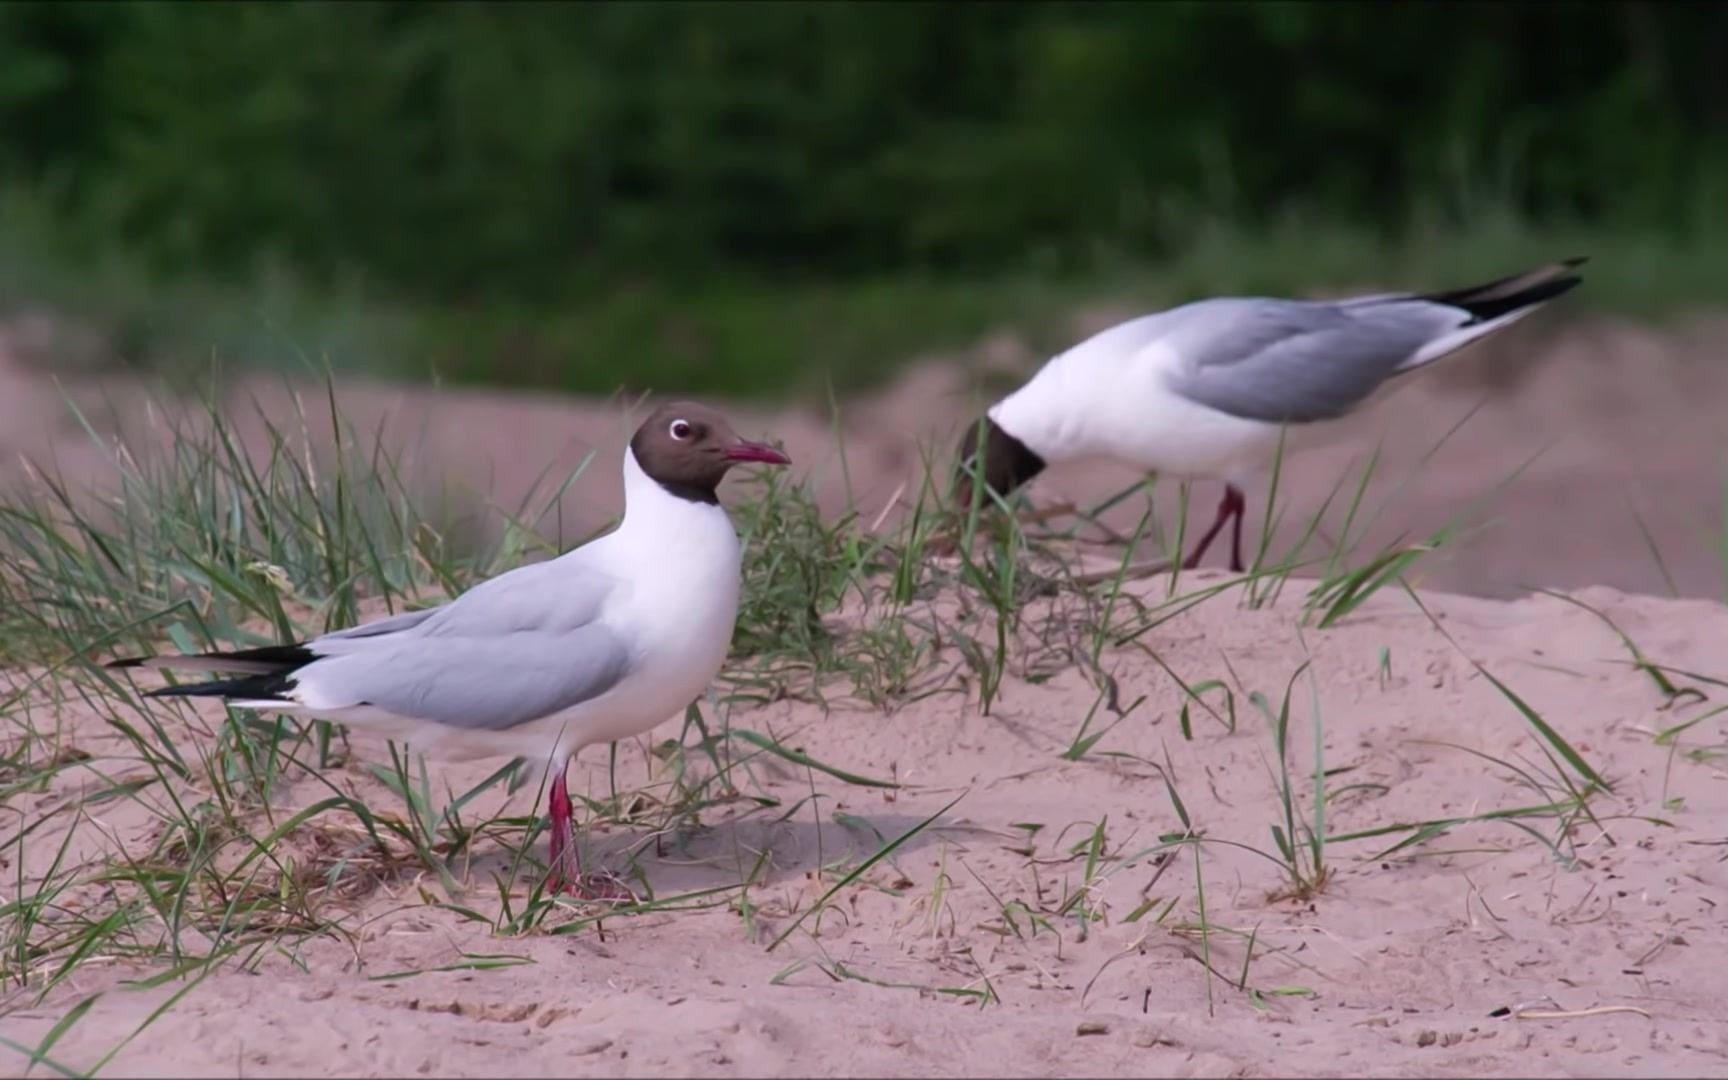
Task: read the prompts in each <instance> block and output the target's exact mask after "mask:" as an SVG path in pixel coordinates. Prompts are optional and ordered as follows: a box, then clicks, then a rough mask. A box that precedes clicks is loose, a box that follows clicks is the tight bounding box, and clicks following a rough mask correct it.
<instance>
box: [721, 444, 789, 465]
mask: <svg viewBox="0 0 1728 1080" xmlns="http://www.w3.org/2000/svg"><path fill="white" fill-rule="evenodd" d="M721 454H722V455H723V456H724V457H725V458H726V460H727V461H758V462H761V463H762V464H764V465H790V464H792V459H791V458H789V457H787V456H786V455H785V454H782V453H781V452H780V451H778V450H776V449H774V448H773V447H772V446H764V445H762V444H761V443H753V442H745V441H744V440H742V439H740V440H738V441H737V442H735V443H733V444H732V445H731V446H728V447H727V448H726V449H725V450H723V451H721Z"/></svg>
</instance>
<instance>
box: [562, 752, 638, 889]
mask: <svg viewBox="0 0 1728 1080" xmlns="http://www.w3.org/2000/svg"><path fill="white" fill-rule="evenodd" d="M546 814H547V817H548V818H549V819H550V825H551V827H550V832H551V834H552V835H551V850H550V851H549V852H548V853H547V855H548V860H547V868H546V892H547V893H548V894H549V895H554V896H555V895H557V894H559V893H567V894H568V895H570V896H575V897H578V898H580V899H583V900H635V899H636V894H635V893H633V892H631V891H630V888H629V886H627V885H625V884H624V883H623V882H622V881H620V880H619V879H618V878H617V877H615V876H613V875H611V874H606V873H600V874H584V873H583V872H582V853H581V850H580V848H579V846H578V845H577V843H576V835H575V814H574V813H573V812H572V807H571V805H570V789H569V788H568V787H566V786H565V782H564V770H563V769H562V768H560V769H559V770H558V775H557V777H556V778H555V779H554V780H553V781H552V791H551V793H550V794H548V795H547V796H546Z"/></svg>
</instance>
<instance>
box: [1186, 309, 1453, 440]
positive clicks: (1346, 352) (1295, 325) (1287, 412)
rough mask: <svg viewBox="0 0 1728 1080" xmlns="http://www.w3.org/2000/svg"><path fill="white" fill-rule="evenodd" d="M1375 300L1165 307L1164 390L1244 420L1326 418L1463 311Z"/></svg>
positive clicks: (1363, 394) (1346, 407)
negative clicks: (1173, 357) (1167, 385)
mask: <svg viewBox="0 0 1728 1080" xmlns="http://www.w3.org/2000/svg"><path fill="white" fill-rule="evenodd" d="M1375 299H1376V300H1377V301H1379V302H1377V303H1373V304H1366V305H1364V304H1359V303H1351V302H1346V303H1342V304H1332V303H1311V302H1305V301H1300V300H1259V299H1224V300H1208V301H1202V302H1200V303H1196V304H1190V305H1188V306H1187V307H1185V308H1180V309H1177V310H1176V311H1174V312H1170V313H1169V314H1168V315H1166V316H1164V318H1165V319H1167V320H1169V321H1168V323H1167V325H1166V326H1165V327H1163V328H1161V333H1160V335H1159V337H1160V339H1161V340H1162V342H1163V343H1164V344H1166V345H1168V346H1169V347H1171V348H1172V349H1174V350H1175V352H1176V354H1177V356H1178V357H1179V358H1180V363H1179V364H1178V367H1177V371H1176V373H1175V374H1174V375H1173V377H1172V378H1171V388H1172V389H1174V390H1175V391H1176V392H1177V393H1179V394H1181V395H1182V396H1183V397H1186V398H1188V399H1190V400H1192V401H1197V402H1199V403H1200V404H1202V405H1206V406H1209V407H1211V408H1214V409H1217V410H1218V411H1220V412H1224V413H1228V414H1230V415H1231V416H1237V417H1241V418H1243V419H1247V420H1263V421H1266V422H1269V423H1306V422H1310V421H1315V420H1329V419H1332V418H1334V417H1338V416H1342V415H1344V414H1345V413H1347V412H1349V411H1350V410H1351V409H1352V408H1354V407H1355V406H1356V405H1358V404H1359V403H1361V402H1362V401H1363V400H1364V399H1366V398H1367V397H1368V396H1369V395H1370V394H1372V393H1373V392H1374V391H1375V390H1376V389H1377V388H1378V387H1379V386H1380V384H1381V383H1382V382H1384V381H1385V380H1386V379H1387V378H1389V377H1391V376H1392V375H1393V374H1395V373H1396V372H1397V371H1398V368H1399V366H1400V365H1402V364H1403V363H1404V362H1406V361H1407V360H1409V359H1410V358H1411V356H1413V355H1414V354H1415V353H1416V351H1417V350H1418V349H1420V348H1421V347H1422V346H1423V345H1424V344H1426V343H1427V342H1429V341H1431V340H1432V339H1434V338H1435V337H1438V336H1440V335H1442V334H1445V333H1447V332H1449V331H1451V330H1454V329H1456V328H1457V326H1458V325H1459V324H1460V323H1461V322H1463V321H1464V320H1465V319H1467V318H1468V316H1467V314H1466V313H1464V312H1461V311H1457V310H1455V309H1451V308H1447V307H1444V306H1441V305H1438V304H1432V303H1427V302H1425V301H1421V300H1411V301H1410V302H1408V303H1403V302H1399V301H1398V300H1396V299H1395V298H1391V297H1377V298H1375Z"/></svg>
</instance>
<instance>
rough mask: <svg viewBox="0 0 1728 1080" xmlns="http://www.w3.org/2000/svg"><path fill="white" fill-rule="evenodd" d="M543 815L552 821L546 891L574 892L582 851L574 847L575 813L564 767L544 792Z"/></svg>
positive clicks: (579, 873) (579, 870)
mask: <svg viewBox="0 0 1728 1080" xmlns="http://www.w3.org/2000/svg"><path fill="white" fill-rule="evenodd" d="M546 816H547V818H548V820H549V821H550V824H551V830H550V831H551V833H552V850H551V852H550V858H549V859H548V861H547V865H546V891H547V892H549V893H561V892H574V891H575V889H576V883H577V882H578V881H580V880H581V878H582V855H581V853H580V852H578V851H577V850H576V838H575V837H574V836H572V835H571V826H572V824H573V822H574V815H573V814H572V813H571V808H570V789H569V788H567V787H565V786H564V770H563V769H559V770H558V775H557V776H556V777H554V778H553V780H552V791H551V792H550V793H549V794H548V795H547V796H546Z"/></svg>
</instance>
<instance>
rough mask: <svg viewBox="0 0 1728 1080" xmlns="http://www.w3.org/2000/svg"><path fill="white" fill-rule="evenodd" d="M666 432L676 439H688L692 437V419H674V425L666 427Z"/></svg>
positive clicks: (681, 440) (680, 440)
mask: <svg viewBox="0 0 1728 1080" xmlns="http://www.w3.org/2000/svg"><path fill="white" fill-rule="evenodd" d="M666 434H668V435H670V436H672V437H673V438H674V439H677V440H678V441H679V442H685V441H687V440H688V439H689V438H690V421H688V420H674V421H672V425H671V426H670V427H668V428H667V429H666Z"/></svg>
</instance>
